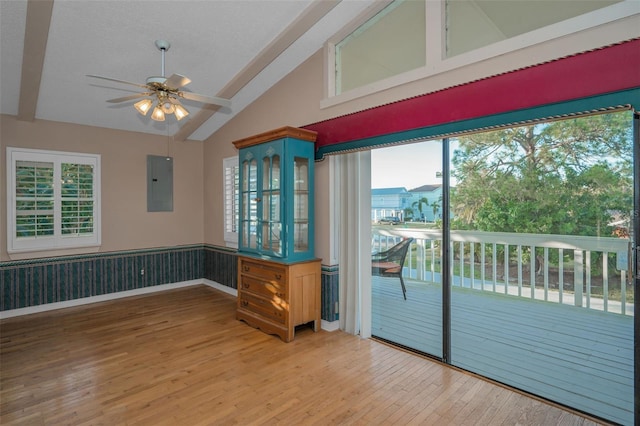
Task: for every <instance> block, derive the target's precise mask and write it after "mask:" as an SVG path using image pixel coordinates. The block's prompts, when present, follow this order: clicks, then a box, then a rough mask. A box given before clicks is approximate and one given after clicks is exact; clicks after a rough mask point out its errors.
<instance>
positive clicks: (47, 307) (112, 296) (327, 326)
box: [0, 279, 340, 331]
mask: <svg viewBox="0 0 640 426" xmlns="http://www.w3.org/2000/svg"><path fill="white" fill-rule="evenodd" d="M199 284H204V285H207V286H209V287H211V288H214V289H216V290H218V291H221V292H223V293H227V294H230V295H231V296H234V297H238V290H236V289H235V288H231V287H227V286H226V285H222V284H220V283H217V282H215V281H211V280H207V279H199V280H190V281H181V282H179V283H171V284H162V285H155V286H151V287H144V288H137V289H135V290H127V291H118V292H115V293H109V294H101V295H100V296H91V297H83V298H80V299H74V300H67V301H64V302H55V303H46V304H44V305H37V306H29V307H27V308H19V309H11V310H8V311H2V312H0V320H2V319H5V318H12V317H18V316H22V315H30V314H37V313H39V312H47V311H54V310H56V309H64V308H71V307H73V306H82V305H89V304H91V303H98V302H106V301H109V300H116V299H122V298H125V297H131V296H140V295H142V294H150V293H157V292H159V291H167V290H174V289H177V288H183V287H190V286H193V285H199ZM339 323H340V322H339V321H331V322H329V321H325V320H322V321H321V324H320V328H322V329H323V330H325V331H336V330H338V329H339V325H340V324H339Z"/></svg>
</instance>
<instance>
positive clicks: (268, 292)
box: [240, 275, 287, 300]
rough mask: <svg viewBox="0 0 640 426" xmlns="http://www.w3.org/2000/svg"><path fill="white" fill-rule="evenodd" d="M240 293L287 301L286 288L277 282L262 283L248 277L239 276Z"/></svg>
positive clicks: (258, 279) (260, 280)
mask: <svg viewBox="0 0 640 426" xmlns="http://www.w3.org/2000/svg"><path fill="white" fill-rule="evenodd" d="M240 280H241V282H240V291H244V292H249V293H255V294H258V295H261V296H264V297H266V298H268V299H269V298H272V297H274V296H276V297H278V298H280V299H285V300H286V299H287V286H286V285H285V284H284V283H282V282H279V281H274V280H272V281H264V280H262V279H260V278H254V277H252V276H249V275H240Z"/></svg>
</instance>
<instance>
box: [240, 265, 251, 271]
mask: <svg viewBox="0 0 640 426" xmlns="http://www.w3.org/2000/svg"><path fill="white" fill-rule="evenodd" d="M242 269H243V270H244V271H245V272H249V270H250V269H251V268H249V267H248V266H247V265H244V266H243V267H242Z"/></svg>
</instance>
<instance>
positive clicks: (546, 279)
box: [543, 247, 549, 302]
mask: <svg viewBox="0 0 640 426" xmlns="http://www.w3.org/2000/svg"><path fill="white" fill-rule="evenodd" d="M543 262H544V265H543V268H544V301H545V302H546V301H548V300H549V247H545V248H544V260H543Z"/></svg>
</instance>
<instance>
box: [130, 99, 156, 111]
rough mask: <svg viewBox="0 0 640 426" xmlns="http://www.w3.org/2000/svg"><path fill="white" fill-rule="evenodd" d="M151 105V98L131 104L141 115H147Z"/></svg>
mask: <svg viewBox="0 0 640 426" xmlns="http://www.w3.org/2000/svg"><path fill="white" fill-rule="evenodd" d="M152 105H153V102H152V101H151V99H143V100H141V101H140V102H136V103H135V104H133V106H134V107H135V108H136V109H137V110H138V112H139V113H140V114H142V115H147V113H148V112H149V110H150V109H151V106H152Z"/></svg>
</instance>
